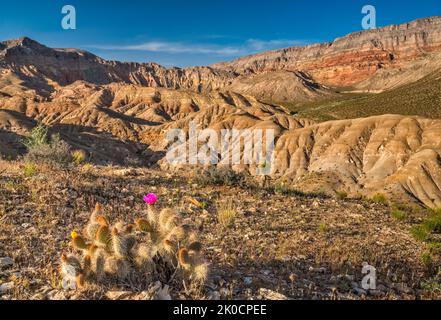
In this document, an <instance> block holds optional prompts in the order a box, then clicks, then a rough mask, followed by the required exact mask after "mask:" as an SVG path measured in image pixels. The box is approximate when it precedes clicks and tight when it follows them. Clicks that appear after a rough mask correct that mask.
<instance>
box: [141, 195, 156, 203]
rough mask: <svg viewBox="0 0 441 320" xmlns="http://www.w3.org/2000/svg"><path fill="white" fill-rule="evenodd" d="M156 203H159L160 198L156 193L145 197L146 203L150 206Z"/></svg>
mask: <svg viewBox="0 0 441 320" xmlns="http://www.w3.org/2000/svg"><path fill="white" fill-rule="evenodd" d="M156 201H158V196H157V195H156V194H154V193H149V194H147V195H145V196H144V202H145V203H147V204H148V205H152V204H155V203H156Z"/></svg>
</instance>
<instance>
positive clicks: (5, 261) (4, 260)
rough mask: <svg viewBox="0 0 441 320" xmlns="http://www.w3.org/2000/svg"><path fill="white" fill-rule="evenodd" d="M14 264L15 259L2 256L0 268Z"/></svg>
mask: <svg viewBox="0 0 441 320" xmlns="http://www.w3.org/2000/svg"><path fill="white" fill-rule="evenodd" d="M13 264H14V260H12V259H11V258H9V257H4V258H0V268H7V267H10V266H12V265H13Z"/></svg>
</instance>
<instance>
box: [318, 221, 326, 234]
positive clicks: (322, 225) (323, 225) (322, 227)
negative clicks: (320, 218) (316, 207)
mask: <svg viewBox="0 0 441 320" xmlns="http://www.w3.org/2000/svg"><path fill="white" fill-rule="evenodd" d="M318 231H319V232H320V233H327V232H328V231H329V227H328V225H327V224H326V223H325V222H322V223H320V224H319V226H318Z"/></svg>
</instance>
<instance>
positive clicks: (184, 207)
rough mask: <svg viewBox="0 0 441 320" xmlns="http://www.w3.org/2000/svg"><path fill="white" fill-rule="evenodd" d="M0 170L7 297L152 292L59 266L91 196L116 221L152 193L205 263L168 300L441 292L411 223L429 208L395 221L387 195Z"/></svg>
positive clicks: (1, 274) (103, 170)
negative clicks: (194, 282) (193, 280)
mask: <svg viewBox="0 0 441 320" xmlns="http://www.w3.org/2000/svg"><path fill="white" fill-rule="evenodd" d="M0 172H1V173H2V174H1V176H0V195H1V197H0V230H1V233H0V261H1V265H0V268H1V269H0V288H1V291H0V297H1V299H38V300H39V299H145V298H146V297H148V288H147V287H148V286H147V287H143V288H141V287H134V286H133V285H130V284H128V283H121V284H120V285H119V286H113V287H106V286H99V287H93V288H86V289H84V290H79V291H65V290H62V289H61V284H60V281H61V279H60V275H59V272H58V268H59V259H60V255H61V253H62V252H70V251H71V250H72V249H71V247H70V245H69V242H70V236H69V235H70V233H71V231H72V230H81V228H82V226H84V224H85V223H86V221H87V220H88V217H89V215H90V212H91V210H92V209H93V207H94V205H95V203H96V202H100V203H102V204H103V205H104V208H105V212H106V215H107V217H108V218H109V219H117V218H119V219H123V220H126V221H130V220H131V219H134V218H135V217H139V215H142V214H143V212H144V211H145V204H144V203H143V201H142V196H143V195H144V194H145V193H147V192H154V193H156V194H157V195H158V196H159V198H160V201H159V203H160V206H161V207H173V208H176V209H177V210H178V211H179V213H180V215H182V216H183V217H185V218H189V219H191V221H192V222H193V223H194V226H195V227H196V228H197V229H198V230H199V234H200V237H201V241H202V243H203V246H204V254H205V257H206V259H207V260H208V261H209V262H210V276H209V279H208V281H207V283H206V285H205V286H204V287H203V288H202V289H201V291H200V292H198V293H197V294H194V293H186V292H182V291H179V292H176V291H173V290H172V292H171V295H172V297H173V298H177V299H190V298H199V299H219V298H222V299H434V298H436V299H439V298H441V295H440V294H441V293H440V291H439V274H438V275H437V272H438V270H439V267H440V262H441V261H440V258H439V255H434V256H433V257H432V258H431V261H430V263H428V262H427V261H426V260H424V257H425V254H426V252H427V250H428V245H427V244H426V243H424V242H420V241H418V240H415V239H414V238H413V237H412V235H411V231H410V230H411V228H412V227H413V226H415V225H417V224H418V223H420V222H421V219H422V218H423V217H425V216H426V215H427V212H425V210H423V209H418V208H416V207H413V208H412V207H404V209H402V210H404V211H405V216H404V217H401V218H399V219H397V217H394V215H393V214H392V207H391V205H390V204H387V203H383V201H381V200H377V202H375V201H372V200H370V201H368V200H363V199H344V197H343V196H340V198H336V197H328V196H327V195H326V194H302V193H294V192H293V193H290V192H288V191H286V190H278V189H270V188H265V189H263V188H259V187H256V186H255V185H250V186H248V185H244V186H243V187H231V186H225V185H210V184H205V183H204V184H201V183H200V182H199V183H198V181H199V180H198V175H195V174H192V173H191V172H189V173H186V174H180V175H176V174H174V173H167V172H165V171H163V170H154V169H143V168H127V167H115V166H92V165H83V166H81V167H78V168H75V169H71V170H67V171H66V170H58V169H50V168H48V167H45V166H40V167H39V168H38V170H37V171H36V172H33V173H32V175H30V174H29V172H25V170H24V164H23V163H21V162H17V161H14V162H10V161H2V162H0ZM194 200H196V201H194ZM195 203H196V204H195ZM224 204H228V207H229V208H230V209H232V210H233V211H234V216H233V217H232V218H231V224H225V223H220V222H219V211H220V210H221V209H220V208H222V206H223V205H224ZM364 263H368V264H370V265H372V266H374V267H375V268H376V272H377V278H378V279H377V289H376V290H364V289H363V288H362V286H361V282H362V279H363V277H364V275H363V274H362V268H363V264H364ZM146 288H147V289H146Z"/></svg>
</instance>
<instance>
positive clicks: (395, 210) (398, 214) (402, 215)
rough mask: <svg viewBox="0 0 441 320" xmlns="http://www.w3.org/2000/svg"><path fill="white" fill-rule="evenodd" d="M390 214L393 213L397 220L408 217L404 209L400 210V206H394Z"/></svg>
mask: <svg viewBox="0 0 441 320" xmlns="http://www.w3.org/2000/svg"><path fill="white" fill-rule="evenodd" d="M390 214H391V216H392V218H394V219H396V220H404V219H406V217H407V214H406V212H404V211H403V210H400V209H398V208H393V209H392V211H391V213H390Z"/></svg>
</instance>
